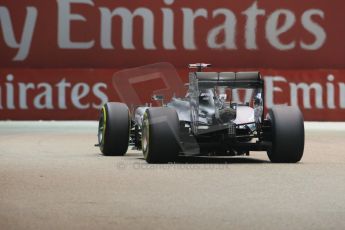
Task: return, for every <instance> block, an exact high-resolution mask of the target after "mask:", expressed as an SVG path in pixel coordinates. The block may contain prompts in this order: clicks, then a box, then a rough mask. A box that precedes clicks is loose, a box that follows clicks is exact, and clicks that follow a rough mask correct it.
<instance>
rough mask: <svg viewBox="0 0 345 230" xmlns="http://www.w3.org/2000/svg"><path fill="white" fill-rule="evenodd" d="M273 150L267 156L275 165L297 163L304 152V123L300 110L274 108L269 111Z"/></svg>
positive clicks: (284, 107)
mask: <svg viewBox="0 0 345 230" xmlns="http://www.w3.org/2000/svg"><path fill="white" fill-rule="evenodd" d="M269 119H270V121H271V138H272V148H271V149H270V150H269V151H267V155H268V157H269V159H270V160H271V162H273V163H297V162H299V161H300V160H301V159H302V156H303V151H304V121H303V115H302V113H301V111H300V110H299V108H297V107H291V106H279V107H274V108H272V109H271V110H270V111H269Z"/></svg>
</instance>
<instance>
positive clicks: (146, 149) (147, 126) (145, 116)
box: [141, 112, 150, 160]
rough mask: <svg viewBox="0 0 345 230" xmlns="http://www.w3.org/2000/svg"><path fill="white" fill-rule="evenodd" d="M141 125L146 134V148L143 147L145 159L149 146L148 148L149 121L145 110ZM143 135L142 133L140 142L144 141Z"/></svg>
mask: <svg viewBox="0 0 345 230" xmlns="http://www.w3.org/2000/svg"><path fill="white" fill-rule="evenodd" d="M143 126H144V127H145V129H146V130H145V136H146V148H145V149H144V148H143V153H144V158H145V160H146V159H147V156H148V153H149V148H150V143H149V142H150V123H149V118H148V114H147V112H145V113H144V119H143ZM143 139H144V135H142V140H141V143H144V140H143ZM143 147H144V146H143Z"/></svg>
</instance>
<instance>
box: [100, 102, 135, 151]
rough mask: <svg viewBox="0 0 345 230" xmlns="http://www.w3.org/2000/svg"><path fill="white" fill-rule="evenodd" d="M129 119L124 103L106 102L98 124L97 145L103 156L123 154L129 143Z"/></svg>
mask: <svg viewBox="0 0 345 230" xmlns="http://www.w3.org/2000/svg"><path fill="white" fill-rule="evenodd" d="M130 125H131V119H130V115H129V109H128V107H127V105H126V104H123V103H117V102H108V103H106V104H105V105H104V106H103V107H102V110H101V114H100V118H99V125H98V145H99V147H100V150H101V152H102V153H103V155H105V156H123V155H125V154H126V152H127V149H128V143H129V133H130Z"/></svg>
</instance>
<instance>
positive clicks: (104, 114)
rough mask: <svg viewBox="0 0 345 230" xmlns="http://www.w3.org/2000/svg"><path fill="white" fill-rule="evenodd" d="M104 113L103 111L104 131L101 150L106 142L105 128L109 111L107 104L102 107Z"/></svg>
mask: <svg viewBox="0 0 345 230" xmlns="http://www.w3.org/2000/svg"><path fill="white" fill-rule="evenodd" d="M102 113H103V133H102V136H103V137H102V142H101V150H102V151H103V149H104V142H105V129H106V127H107V111H106V108H105V105H104V106H103V107H102Z"/></svg>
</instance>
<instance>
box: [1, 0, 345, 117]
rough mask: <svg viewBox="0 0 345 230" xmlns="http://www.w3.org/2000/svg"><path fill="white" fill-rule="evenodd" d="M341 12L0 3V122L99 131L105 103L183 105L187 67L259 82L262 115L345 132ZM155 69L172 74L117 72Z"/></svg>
mask: <svg viewBox="0 0 345 230" xmlns="http://www.w3.org/2000/svg"><path fill="white" fill-rule="evenodd" d="M343 9H345V1H343V0H330V1H324V0H313V1H300V0H290V1H275V0H260V1H256V0H241V1H239V0H227V1H225V0H215V1H208V0H198V1H192V0H186V1H177V0H156V1H154V0H140V1H139V0H132V1H128V0H117V1H110V0H97V1H95V0H36V1H30V0H21V1H20V2H18V1H13V0H2V1H1V2H0V119H29V120H31V119H54V120H61V119H96V118H97V110H98V109H99V106H100V105H101V104H102V103H104V102H105V101H106V100H120V101H125V102H127V103H129V104H131V103H143V102H148V100H149V98H150V94H152V93H153V92H154V91H157V90H158V91H159V92H163V93H166V94H167V95H168V97H171V96H172V92H173V91H176V92H178V93H179V94H181V93H182V91H183V90H184V88H183V86H182V85H183V83H184V82H186V80H187V79H186V73H187V70H186V69H185V67H186V66H187V64H188V63H195V62H209V63H212V64H213V65H214V66H215V67H217V68H218V69H219V70H222V71H223V70H224V71H225V70H242V69H245V70H246V69H255V70H260V71H261V72H262V74H263V76H264V77H265V83H266V89H267V93H266V94H267V95H266V104H267V106H268V107H271V106H273V105H274V104H298V105H299V106H300V107H301V108H302V110H303V113H304V115H305V118H306V120H344V109H345V89H344V88H345V87H344V82H345V43H344V41H345V26H344V22H345V14H344V13H343ZM161 62H167V63H171V64H172V65H173V66H174V67H175V68H177V72H176V71H175V70H169V71H170V72H169V71H168V72H164V71H163V72H164V73H163V74H162V73H161V70H159V71H158V72H157V71H156V72H155V71H153V72H150V71H149V74H148V75H147V74H146V75H145V74H144V73H145V71H144V73H142V72H140V71H143V69H142V68H136V69H134V72H135V71H139V72H135V73H136V74H135V76H140V77H139V78H137V79H136V78H135V76H134V77H133V75H129V74H128V71H127V72H126V69H128V68H130V69H131V70H130V72H131V71H133V69H132V68H134V67H140V66H145V65H148V64H152V63H161ZM124 69H125V71H123V70H124ZM116 73H120V74H116ZM119 76H120V78H119ZM143 76H144V77H143ZM147 77H148V78H147ZM131 79H132V80H131ZM133 79H134V80H133ZM136 95H137V96H136ZM128 100H129V101H128Z"/></svg>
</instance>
